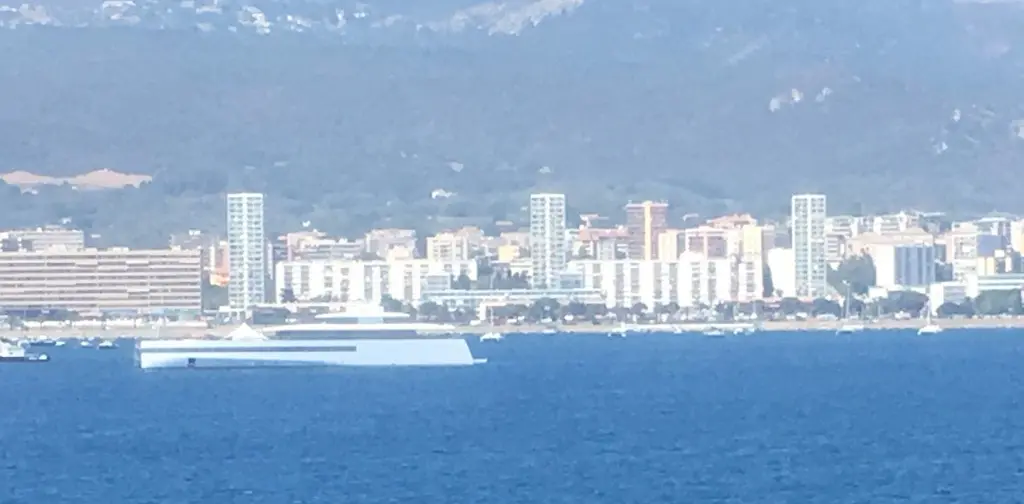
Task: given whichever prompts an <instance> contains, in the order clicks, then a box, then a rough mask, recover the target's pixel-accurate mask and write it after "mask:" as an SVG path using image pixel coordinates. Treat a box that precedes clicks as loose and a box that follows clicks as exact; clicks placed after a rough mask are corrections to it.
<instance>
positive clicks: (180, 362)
mask: <svg viewBox="0 0 1024 504" xmlns="http://www.w3.org/2000/svg"><path fill="white" fill-rule="evenodd" d="M136 361H137V363H138V365H139V367H140V368H142V369H161V368H235V367H282V366H285V367H287V366H469V365H473V364H475V363H477V362H475V361H474V359H473V354H472V352H471V351H470V349H469V345H468V344H467V343H466V341H465V340H464V339H461V338H444V339H430V338H423V339H394V340H379V339H343V340H341V339H339V340H266V341H232V340H228V341H212V340H174V341H140V342H139V343H138V345H137V348H136Z"/></svg>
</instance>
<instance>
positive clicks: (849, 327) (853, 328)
mask: <svg viewBox="0 0 1024 504" xmlns="http://www.w3.org/2000/svg"><path fill="white" fill-rule="evenodd" d="M863 330H864V326H862V325H860V324H843V325H841V326H839V329H836V334H853V333H859V332H861V331H863Z"/></svg>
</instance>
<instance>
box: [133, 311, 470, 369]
mask: <svg viewBox="0 0 1024 504" xmlns="http://www.w3.org/2000/svg"><path fill="white" fill-rule="evenodd" d="M408 317H409V316H408V315H407V314H404V313H387V312H384V311H383V310H382V309H380V308H379V307H375V306H374V307H361V308H354V309H349V310H348V311H346V312H342V313H328V314H322V315H318V316H316V318H315V320H314V321H313V322H312V323H298V324H290V325H282V326H275V327H268V328H266V329H264V330H263V331H262V332H260V331H256V330H254V329H253V328H251V327H249V326H248V325H245V324H243V325H242V326H240V327H239V328H238V329H236V330H235V331H233V332H232V333H231V334H230V335H228V337H227V339H221V340H199V339H190V340H140V341H139V342H138V344H137V347H136V350H137V355H136V359H137V361H138V364H139V367H141V368H143V369H151V368H199V367H212V368H216V367H250V366H468V365H473V364H479V363H482V362H486V360H484V359H474V358H473V354H472V352H470V349H469V345H468V344H467V343H466V340H465V339H463V338H461V337H458V336H457V335H453V334H452V333H453V331H454V330H455V327H454V326H451V325H447V324H432V323H421V322H411V321H409V320H408Z"/></svg>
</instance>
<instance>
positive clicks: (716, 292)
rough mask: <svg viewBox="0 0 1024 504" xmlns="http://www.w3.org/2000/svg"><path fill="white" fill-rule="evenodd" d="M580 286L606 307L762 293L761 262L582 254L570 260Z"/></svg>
mask: <svg viewBox="0 0 1024 504" xmlns="http://www.w3.org/2000/svg"><path fill="white" fill-rule="evenodd" d="M569 270H570V271H574V272H576V273H578V274H579V275H580V276H581V278H582V280H583V285H582V287H583V288H585V289H595V290H599V291H601V292H602V293H603V295H604V299H605V303H606V304H607V305H608V306H609V307H615V306H622V307H631V306H633V305H635V304H637V303H643V304H644V305H646V306H647V307H648V308H649V309H650V308H654V306H655V305H658V304H661V305H667V304H669V303H677V304H678V305H679V306H680V307H683V308H688V307H695V306H698V305H702V304H703V305H707V306H713V305H715V304H717V303H720V302H726V301H751V300H753V299H760V298H761V294H762V292H761V285H762V284H761V274H762V269H761V263H760V262H759V261H755V262H743V261H733V260H730V259H726V258H720V259H708V258H706V257H705V256H703V255H700V254H695V253H683V254H681V255H680V257H679V259H678V260H664V261H663V260H628V259H620V260H607V261H598V260H581V261H573V262H571V263H570V264H569Z"/></svg>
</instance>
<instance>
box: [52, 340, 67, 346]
mask: <svg viewBox="0 0 1024 504" xmlns="http://www.w3.org/2000/svg"><path fill="white" fill-rule="evenodd" d="M66 344H68V342H67V341H64V340H62V339H59V340H57V341H55V342H54V343H53V346H55V347H62V346H64V345H66Z"/></svg>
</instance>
